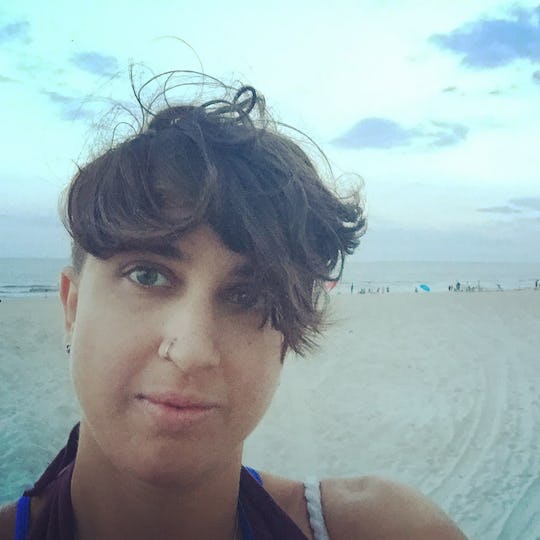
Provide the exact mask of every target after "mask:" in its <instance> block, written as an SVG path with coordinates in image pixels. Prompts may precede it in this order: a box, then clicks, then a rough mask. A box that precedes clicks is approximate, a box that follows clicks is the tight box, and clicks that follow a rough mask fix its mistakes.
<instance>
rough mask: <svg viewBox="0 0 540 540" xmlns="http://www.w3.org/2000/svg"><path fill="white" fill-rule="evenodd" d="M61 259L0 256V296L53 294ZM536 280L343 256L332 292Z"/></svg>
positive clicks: (496, 286) (481, 269) (524, 274)
mask: <svg viewBox="0 0 540 540" xmlns="http://www.w3.org/2000/svg"><path fill="white" fill-rule="evenodd" d="M66 264H68V260H67V259H45V258H43V259H37V258H34V259H14V258H0V298H2V297H21V296H47V295H50V294H56V292H57V291H58V280H59V275H60V271H61V269H62V267H63V266H65V265H66ZM538 280H540V262H538V263H517V262H516V263H506V262H505V263H494V262H489V263H488V262H448V261H446V262H439V261H412V262H411V261H379V262H373V261H367V262H359V261H355V260H352V261H349V262H348V263H347V264H346V266H345V271H344V273H343V276H342V279H341V280H340V282H339V283H338V285H337V286H336V287H335V289H334V291H335V293H338V294H340V293H347V292H348V293H350V290H351V285H352V288H353V292H354V293H362V292H365V293H377V292H379V293H383V292H384V293H386V292H412V291H414V290H417V291H419V292H424V289H425V287H422V288H421V287H420V286H421V285H425V286H427V288H429V289H430V291H433V292H442V291H448V288H449V286H451V287H453V288H454V290H455V289H456V285H457V283H458V282H459V284H460V285H459V289H460V290H461V291H477V290H487V291H489V290H494V291H496V290H501V289H502V290H509V289H527V288H534V287H535V285H536V284H537V281H538Z"/></svg>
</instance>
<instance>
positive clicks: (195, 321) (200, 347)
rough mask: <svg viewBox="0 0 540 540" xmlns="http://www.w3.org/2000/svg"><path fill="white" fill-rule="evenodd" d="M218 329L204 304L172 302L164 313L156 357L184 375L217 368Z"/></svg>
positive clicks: (212, 315)
mask: <svg viewBox="0 0 540 540" xmlns="http://www.w3.org/2000/svg"><path fill="white" fill-rule="evenodd" d="M218 326H219V325H218V324H217V321H216V318H215V315H214V313H213V310H212V309H211V306H209V305H206V303H204V302H190V301H189V300H188V299H183V300H180V301H178V302H174V303H173V304H172V305H171V306H169V309H168V310H167V317H166V321H165V325H164V332H163V339H162V341H161V344H160V346H159V351H158V353H159V356H160V357H161V358H163V359H164V360H166V361H170V362H173V363H174V364H175V365H176V366H177V367H178V368H180V369H181V370H182V371H186V372H189V371H193V370H198V369H209V368H214V367H216V366H218V365H219V364H220V360H221V359H220V352H219V346H218V344H219V329H218Z"/></svg>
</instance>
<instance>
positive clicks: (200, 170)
mask: <svg viewBox="0 0 540 540" xmlns="http://www.w3.org/2000/svg"><path fill="white" fill-rule="evenodd" d="M226 88H229V87H226ZM229 90H230V88H229ZM229 96H231V94H229ZM146 113H147V114H145V119H144V122H143V123H142V125H141V126H140V128H139V129H138V131H137V133H135V134H134V135H132V136H130V137H128V138H126V139H125V140H124V141H122V142H120V143H115V144H111V145H110V147H109V148H108V149H106V150H105V151H104V152H103V153H102V154H101V155H99V157H97V158H95V159H93V160H92V161H90V162H89V163H87V164H86V165H84V166H82V167H80V168H79V170H78V172H77V174H76V175H75V176H74V178H73V180H72V181H71V184H70V185H69V186H68V188H67V191H66V193H65V197H64V203H63V206H64V207H63V221H64V225H65V227H66V229H67V230H68V232H69V234H70V235H71V237H72V261H73V266H74V267H75V270H76V271H78V272H80V271H81V269H82V267H83V264H84V259H85V256H86V253H90V254H92V255H93V256H95V257H98V258H101V259H107V258H108V257H110V256H112V255H114V254H115V253H118V252H121V251H126V250H133V249H136V250H144V249H148V248H150V247H152V248H155V247H156V246H158V247H163V248H165V247H166V246H167V245H170V243H171V242H173V241H175V240H176V239H178V238H179V237H181V236H182V235H183V234H185V233H186V232H189V231H191V230H193V229H194V228H196V227H197V226H198V225H200V224H203V223H206V224H209V225H210V226H211V227H212V228H213V229H214V230H215V231H216V233H217V234H218V235H219V237H220V238H221V240H222V241H223V243H224V244H225V245H226V246H227V247H228V248H229V249H231V250H233V251H235V252H238V253H242V254H245V255H246V256H247V257H248V258H249V260H250V261H251V263H252V264H253V266H254V269H255V273H256V279H257V280H258V281H259V280H260V283H259V286H260V287H261V291H263V295H264V298H265V305H266V310H265V321H267V320H270V321H271V323H272V325H273V327H274V328H276V329H277V330H279V331H280V332H281V333H282V334H283V336H284V346H285V348H289V347H290V348H292V349H293V350H294V351H296V352H298V353H303V352H304V351H305V350H306V348H309V347H310V346H311V345H313V344H314V337H315V336H316V335H317V334H318V333H319V332H320V331H321V327H322V323H323V312H324V305H323V304H324V302H321V299H322V297H323V296H324V284H325V282H328V281H335V280H336V279H339V277H340V276H341V272H342V270H343V262H344V257H345V255H347V254H350V253H352V251H353V250H354V248H355V247H356V246H357V245H358V243H359V238H360V236H361V234H362V233H363V231H364V229H365V219H364V216H363V210H362V206H361V204H360V199H359V196H358V193H357V192H354V191H353V192H352V195H349V196H348V197H347V198H340V197H338V196H337V195H336V194H335V193H333V192H332V190H331V189H330V188H329V187H328V186H327V185H325V183H324V182H323V181H322V179H321V176H320V175H319V173H318V172H317V169H316V167H315V166H314V163H313V161H312V160H311V159H310V158H309V157H308V155H307V154H306V152H304V151H303V150H302V149H301V148H300V146H299V145H298V144H297V143H296V142H295V141H294V140H293V139H292V137H290V136H285V135H284V134H283V132H282V131H283V130H282V127H281V126H282V124H277V123H275V122H273V121H271V119H270V117H269V115H268V113H267V111H266V108H265V102H264V99H263V97H262V96H261V95H260V94H258V93H257V92H256V91H255V89H253V88H252V87H251V86H240V87H239V88H238V89H237V90H236V91H235V92H234V94H232V97H227V96H225V97H220V98H219V99H217V100H211V101H205V102H203V103H199V104H197V103H191V104H179V105H168V104H167V106H166V107H165V108H163V109H161V110H160V111H159V112H156V113H153V112H151V111H150V110H148V109H146Z"/></svg>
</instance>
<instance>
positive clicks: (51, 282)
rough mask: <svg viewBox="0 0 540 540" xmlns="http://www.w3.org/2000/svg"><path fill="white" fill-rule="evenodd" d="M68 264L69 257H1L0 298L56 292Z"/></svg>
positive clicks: (44, 294)
mask: <svg viewBox="0 0 540 540" xmlns="http://www.w3.org/2000/svg"><path fill="white" fill-rule="evenodd" d="M66 264H68V260H67V259H46V258H39V259H38V258H26V259H22V258H20V259H17V258H0V299H1V298H3V297H19V296H47V295H49V294H54V293H56V291H58V283H59V278H60V271H61V270H62V268H63V267H64V266H65V265H66Z"/></svg>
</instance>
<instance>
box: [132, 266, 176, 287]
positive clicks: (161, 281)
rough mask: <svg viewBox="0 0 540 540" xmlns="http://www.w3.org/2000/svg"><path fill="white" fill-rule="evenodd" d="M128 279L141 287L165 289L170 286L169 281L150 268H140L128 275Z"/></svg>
mask: <svg viewBox="0 0 540 540" xmlns="http://www.w3.org/2000/svg"><path fill="white" fill-rule="evenodd" d="M128 276H129V278H130V279H131V280H132V281H134V282H135V283H137V284H138V285H142V286H143V287H165V286H167V285H169V284H170V282H169V280H168V279H167V278H166V277H165V276H164V275H163V274H162V273H161V272H160V271H159V270H156V269H155V268H152V267H145V266H140V267H138V268H135V269H134V270H132V271H131V272H130V273H129V274H128Z"/></svg>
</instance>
